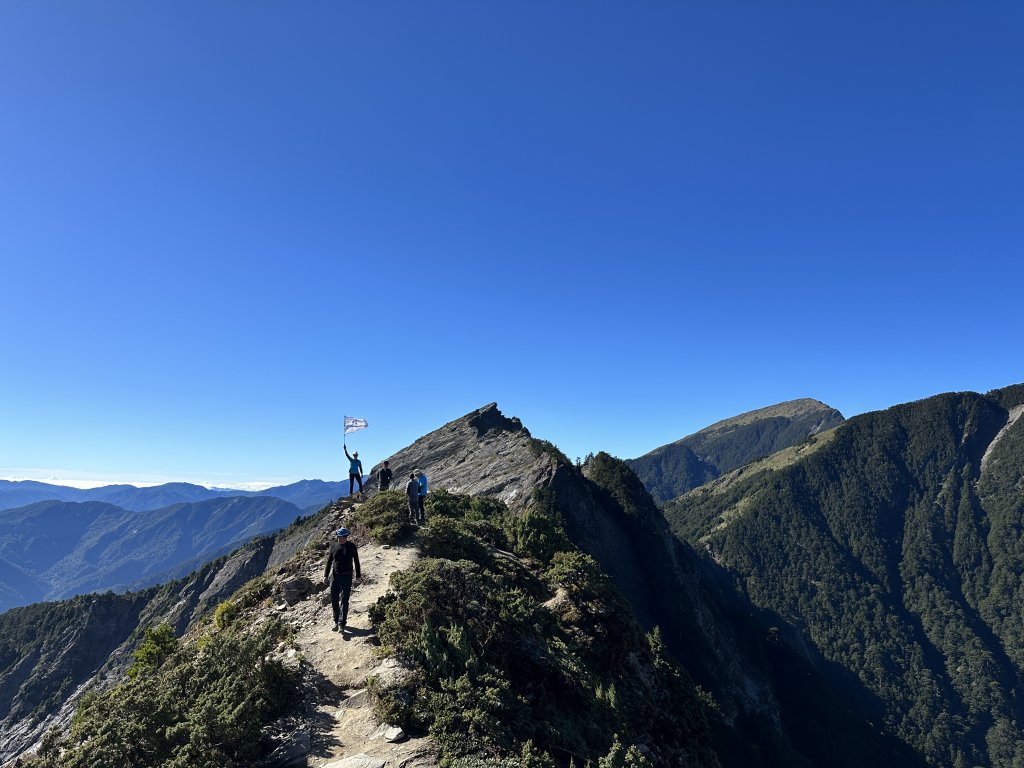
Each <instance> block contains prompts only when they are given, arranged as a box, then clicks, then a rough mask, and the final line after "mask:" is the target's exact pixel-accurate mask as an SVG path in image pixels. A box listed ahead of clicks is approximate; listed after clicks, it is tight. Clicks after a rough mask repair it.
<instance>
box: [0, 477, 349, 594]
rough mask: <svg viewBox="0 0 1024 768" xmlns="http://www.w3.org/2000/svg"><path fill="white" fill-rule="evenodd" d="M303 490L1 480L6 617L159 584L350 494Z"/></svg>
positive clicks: (1, 590) (318, 486)
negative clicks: (49, 603) (23, 609)
mask: <svg viewBox="0 0 1024 768" xmlns="http://www.w3.org/2000/svg"><path fill="white" fill-rule="evenodd" d="M344 486H345V487H344V491H343V490H342V483H340V482H336V483H332V482H324V481H322V480H303V481H300V482H298V483H293V484H291V485H285V486H280V487H277V488H268V489H267V490H265V491H259V492H251V491H231V490H222V489H217V490H211V489H209V488H205V487H203V486H201V485H192V484H191V483H167V484H165V485H158V486H154V487H151V488H136V487H135V486H131V485H108V486H104V487H102V488H92V489H88V490H83V489H79V488H69V487H67V486H60V485H51V484H49V483H40V482H36V481H32V480H25V481H18V482H14V481H7V480H0V612H3V611H6V610H7V609H8V608H14V607H16V606H19V605H28V604H30V603H35V602H40V601H43V600H60V599H63V598H67V597H71V596H73V595H78V594H83V593H86V592H99V591H106V590H114V591H124V590H127V589H138V588H141V587H145V586H149V585H152V584H158V583H161V582H163V581H166V580H168V579H171V578H175V577H177V576H181V575H183V574H185V573H188V572H189V571H191V570H192V569H194V568H195V567H197V566H199V565H201V564H203V563H205V562H208V561H210V560H213V559H216V558H217V557H220V556H221V555H224V554H227V553H228V552H230V551H231V550H233V549H234V548H236V547H238V546H239V545H241V544H242V543H244V542H246V541H248V540H250V539H252V538H254V537H256V536H259V535H262V534H266V533H270V532H272V531H276V530H279V529H281V528H284V527H286V526H288V525H290V524H291V523H292V522H294V521H295V520H296V519H297V518H300V517H303V516H305V515H306V514H309V513H311V512H313V511H316V510H318V509H320V508H321V507H322V506H324V505H325V504H328V503H330V502H331V501H333V500H334V499H336V498H339V497H341V496H342V495H343V494H344V493H347V492H348V484H347V483H345V484H344Z"/></svg>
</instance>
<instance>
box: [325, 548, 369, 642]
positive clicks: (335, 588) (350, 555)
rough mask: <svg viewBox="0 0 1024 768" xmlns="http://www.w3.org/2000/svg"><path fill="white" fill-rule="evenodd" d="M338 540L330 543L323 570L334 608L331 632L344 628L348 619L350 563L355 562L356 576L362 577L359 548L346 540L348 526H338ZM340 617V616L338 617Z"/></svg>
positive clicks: (350, 589)
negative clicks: (339, 602) (325, 568)
mask: <svg viewBox="0 0 1024 768" xmlns="http://www.w3.org/2000/svg"><path fill="white" fill-rule="evenodd" d="M335 535H336V536H337V537H338V540H337V541H336V542H334V543H333V544H331V551H330V552H329V553H328V554H327V570H325V571H324V581H328V580H330V584H331V608H333V609H334V626H333V627H332V628H331V630H332V631H333V632H340V631H341V630H343V629H344V628H345V624H346V622H347V621H348V596H349V595H350V594H351V592H352V565H353V563H354V564H355V571H356V578H357V579H361V578H362V577H363V574H362V571H361V570H360V569H359V550H358V549H357V548H356V545H355V544H353V543H352V542H351V541H349V540H348V528H339V529H338V531H337V532H336V533H335ZM332 569H333V570H334V577H333V578H332V577H331V570H332ZM339 598H340V599H341V606H340V607H339V606H338V599H339ZM339 617H340V618H339Z"/></svg>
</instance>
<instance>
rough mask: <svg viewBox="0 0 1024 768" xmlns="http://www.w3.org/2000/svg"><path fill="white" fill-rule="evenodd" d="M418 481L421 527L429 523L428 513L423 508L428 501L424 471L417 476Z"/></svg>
mask: <svg viewBox="0 0 1024 768" xmlns="http://www.w3.org/2000/svg"><path fill="white" fill-rule="evenodd" d="M416 480H417V481H418V482H419V484H420V498H419V503H420V525H424V524H425V523H426V522H427V513H426V510H425V509H424V508H423V502H424V501H426V499H427V476H426V475H425V474H423V470H422V469H421V470H420V471H419V473H418V474H417V476H416Z"/></svg>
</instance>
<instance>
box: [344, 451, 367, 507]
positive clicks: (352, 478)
mask: <svg viewBox="0 0 1024 768" xmlns="http://www.w3.org/2000/svg"><path fill="white" fill-rule="evenodd" d="M344 448H345V458H346V459H348V460H349V465H348V495H349V496H351V495H352V484H353V483H354V482H356V481H358V482H359V496H360V497H362V495H363V462H361V461H360V460H359V451H353V452H352V455H351V456H349V455H348V446H347V445H346V446H344Z"/></svg>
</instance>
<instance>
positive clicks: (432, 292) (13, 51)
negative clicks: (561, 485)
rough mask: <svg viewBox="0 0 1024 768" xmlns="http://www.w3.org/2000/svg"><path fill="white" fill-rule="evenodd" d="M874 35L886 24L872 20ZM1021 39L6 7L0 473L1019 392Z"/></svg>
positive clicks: (747, 18) (543, 17)
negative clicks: (479, 431)
mask: <svg viewBox="0 0 1024 768" xmlns="http://www.w3.org/2000/svg"><path fill="white" fill-rule="evenodd" d="M894 6H895V7H894ZM1022 33H1024V7H1022V6H1021V5H1020V4H1019V3H998V2H996V3H986V4H983V5H979V4H976V3H966V2H964V3H952V2H950V3H941V4H939V3H926V2H907V3H901V4H892V3H880V2H879V3H873V2H867V3H846V4H837V3H819V2H782V3H771V4H764V3H730V2H707V3H683V2H645V3H606V2H593V1H592V0H587V1H586V2H577V3H570V2H519V3H491V2H468V1H466V2H437V3H420V2H407V3H360V4H355V3H339V2H329V3H328V2H302V3H284V2H262V1H261V2H245V3H242V2H217V3H210V2H175V3H170V2H154V3H131V2H125V1H124V0H122V1H121V2H105V1H103V0H97V1H94V2H88V3H85V2H60V3H40V2H38V1H37V0H8V2H5V3H3V4H2V5H0V211H2V212H3V213H2V222H3V223H2V225H0V266H2V270H0V297H2V302H0V343H2V354H0V476H5V477H11V476H25V477H38V478H43V477H51V476H52V477H58V478H61V479H70V478H76V479H83V478H85V479H89V478H92V479H94V480H95V479H107V480H115V479H116V480H134V481H149V482H157V481H161V480H170V479H185V480H192V481H199V482H207V483H219V484H232V483H241V482H259V481H267V482H286V481H291V480H296V479H299V478H303V477H307V478H308V477H321V478H325V479H332V478H338V477H340V476H341V475H342V474H343V472H344V471H345V468H344V466H343V457H341V456H340V438H341V422H342V416H343V415H345V414H348V415H354V416H361V417H364V418H366V419H368V420H369V422H370V424H371V427H370V429H368V430H366V431H364V432H360V433H358V434H357V435H355V436H353V438H352V440H351V443H352V445H353V446H355V447H357V448H359V449H360V451H361V453H362V455H363V456H364V458H366V459H367V460H368V462H367V463H368V464H370V463H373V462H375V461H377V460H379V459H380V458H383V456H385V455H387V454H390V453H392V452H394V451H395V450H397V449H399V448H401V447H402V446H404V445H406V444H408V443H409V442H411V441H412V440H414V439H415V438H416V437H418V436H420V435H422V434H424V433H425V432H427V431H429V430H431V429H433V428H435V427H437V426H439V425H441V424H443V423H444V422H446V421H448V420H450V419H453V418H456V417H458V416H460V415H462V414H464V413H465V412H467V411H470V410H472V409H474V408H476V407H479V406H480V405H483V404H485V403H488V402H491V401H497V402H498V404H499V406H500V407H501V408H502V410H503V411H504V412H505V413H507V414H510V415H517V416H519V417H520V418H522V419H523V421H524V423H526V425H527V426H528V427H529V428H530V429H531V431H532V432H533V433H534V434H535V435H537V436H538V437H543V438H547V439H550V440H552V441H554V442H555V443H556V444H558V445H559V446H560V447H561V448H562V449H563V450H564V451H565V452H566V453H567V454H568V455H570V456H577V455H583V454H585V453H587V452H588V451H597V450H607V451H609V452H611V453H613V454H616V455H619V456H623V457H632V456H636V455H639V454H642V453H644V452H646V451H647V450H649V449H651V448H654V447H656V446H658V445H661V444H664V443H666V442H670V441H672V440H675V439H678V438H679V437H682V436H684V435H686V434H689V433H691V432H693V431H695V430H697V429H699V428H701V427H703V426H705V425H707V424H710V423H712V422H714V421H717V420H719V419H721V418H725V417H728V416H731V415H734V414H736V413H740V412H742V411H746V410H750V409H753V408H758V407H761V406H764V405H768V404H771V403H775V402H779V401H782V400H787V399H792V398H796V397H814V398H817V399H819V400H822V401H824V402H827V403H828V404H830V405H832V406H834V407H837V408H839V409H840V410H842V411H843V413H844V414H846V415H847V416H849V415H853V414H856V413H860V412H864V411H868V410H874V409H878V408H884V407H888V406H889V405H892V404H895V403H898V402H904V401H908V400H914V399H918V398H921V397H926V396H928V395H931V394H936V393H939V392H943V391H949V390H975V391H987V390H989V389H992V388H996V387H1000V386H1004V385H1008V384H1012V383H1018V382H1021V381H1024V372H1022V367H1021V362H1020V361H1021V354H1020V353H1021V342H1020V337H1021V333H1020V332H1021V327H1022V323H1021V319H1020V310H1019V305H1020V299H1019V293H1020V285H1021V278H1022V277H1024V266H1022V259H1021V254H1022V246H1024V228H1022V223H1021V222H1022V220H1024V219H1022V217H1021V207H1022V202H1024V143H1022V142H1021V140H1020V137H1021V136H1022V135H1024V100H1022V98H1021V93H1024V49H1022V48H1021V46H1020V45H1019V41H1020V39H1021V36H1022Z"/></svg>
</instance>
